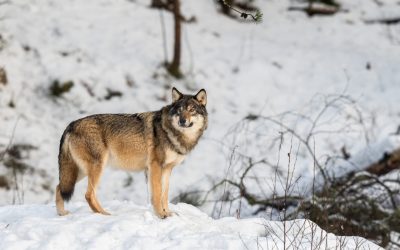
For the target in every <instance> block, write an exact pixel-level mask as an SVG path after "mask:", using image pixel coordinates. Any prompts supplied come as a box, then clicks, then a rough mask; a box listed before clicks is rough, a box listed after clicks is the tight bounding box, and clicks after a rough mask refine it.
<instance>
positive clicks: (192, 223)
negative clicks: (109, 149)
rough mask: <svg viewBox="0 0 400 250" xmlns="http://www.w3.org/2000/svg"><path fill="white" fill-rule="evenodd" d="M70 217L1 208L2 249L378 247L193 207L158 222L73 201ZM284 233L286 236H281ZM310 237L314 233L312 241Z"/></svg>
mask: <svg viewBox="0 0 400 250" xmlns="http://www.w3.org/2000/svg"><path fill="white" fill-rule="evenodd" d="M69 208H70V210H71V211H72V214H70V215H67V216H64V217H59V216H57V215H56V213H55V208H54V206H53V205H19V206H3V207H1V208H0V228H2V229H1V230H0V239H1V241H0V248H1V249H5V250H6V249H21V250H22V249H43V250H45V249H60V250H61V249H152V250H155V249H283V247H284V240H286V247H289V248H285V249H310V247H311V246H312V245H313V246H318V244H320V247H321V248H322V249H335V248H337V247H339V246H342V248H340V249H343V248H345V249H356V247H357V246H358V249H379V247H378V246H376V245H374V244H373V243H371V242H368V241H366V240H365V239H362V238H359V237H337V236H335V235H333V234H326V233H324V232H323V231H322V230H321V229H320V228H319V227H318V226H316V225H315V224H313V223H312V222H310V221H307V220H296V221H289V222H286V229H284V226H283V223H282V222H272V221H267V220H265V219H262V218H249V219H240V220H238V219H236V218H233V217H226V218H222V219H218V220H214V219H212V218H210V217H209V216H208V215H207V214H205V213H203V212H201V211H200V210H198V209H197V208H195V207H193V206H191V205H187V204H183V203H179V204H177V205H172V207H171V208H172V210H173V211H174V212H175V213H176V214H177V215H174V216H173V217H169V218H168V219H165V220H161V219H159V218H158V217H156V216H155V215H154V213H153V212H152V210H151V209H150V208H149V207H148V206H138V205H135V204H134V203H133V202H128V201H125V202H121V201H111V202H106V203H105V208H106V209H108V211H110V212H112V215H110V216H104V215H99V214H94V213H92V212H90V211H89V208H88V206H87V204H85V203H74V204H72V205H71V206H70V207H69ZM284 232H287V233H286V234H287V237H286V238H285V237H284ZM312 235H314V236H313V237H312Z"/></svg>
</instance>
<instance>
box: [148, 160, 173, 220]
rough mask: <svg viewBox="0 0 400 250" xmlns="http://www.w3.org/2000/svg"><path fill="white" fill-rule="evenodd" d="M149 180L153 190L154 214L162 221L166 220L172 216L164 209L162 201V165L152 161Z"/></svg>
mask: <svg viewBox="0 0 400 250" xmlns="http://www.w3.org/2000/svg"><path fill="white" fill-rule="evenodd" d="M149 179H150V189H151V203H152V204H153V209H154V212H155V213H156V215H157V216H158V217H160V218H161V219H165V218H167V217H168V216H170V215H171V214H170V213H169V212H167V211H166V210H164V209H163V204H162V200H161V196H162V168H161V165H160V164H159V163H158V162H156V161H152V163H151V164H150V167H149Z"/></svg>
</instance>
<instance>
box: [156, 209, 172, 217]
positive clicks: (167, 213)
mask: <svg viewBox="0 0 400 250" xmlns="http://www.w3.org/2000/svg"><path fill="white" fill-rule="evenodd" d="M156 214H157V216H158V217H159V218H160V219H166V218H167V217H170V216H172V214H173V213H172V212H170V211H169V210H166V209H163V210H162V211H159V212H157V211H156Z"/></svg>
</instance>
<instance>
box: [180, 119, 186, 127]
mask: <svg viewBox="0 0 400 250" xmlns="http://www.w3.org/2000/svg"><path fill="white" fill-rule="evenodd" d="M185 124H186V119H185V118H179V125H181V126H184V125H185Z"/></svg>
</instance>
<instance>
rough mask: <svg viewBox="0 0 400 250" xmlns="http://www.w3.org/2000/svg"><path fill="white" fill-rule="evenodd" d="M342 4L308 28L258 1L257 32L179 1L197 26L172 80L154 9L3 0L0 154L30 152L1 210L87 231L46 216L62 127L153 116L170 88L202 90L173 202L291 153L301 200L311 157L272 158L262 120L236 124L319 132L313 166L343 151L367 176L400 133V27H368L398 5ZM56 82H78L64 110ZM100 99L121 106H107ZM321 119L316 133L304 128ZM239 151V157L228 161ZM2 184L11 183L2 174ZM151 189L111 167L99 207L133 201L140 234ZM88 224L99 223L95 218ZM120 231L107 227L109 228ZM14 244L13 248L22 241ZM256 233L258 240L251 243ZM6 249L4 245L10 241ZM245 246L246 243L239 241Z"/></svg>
mask: <svg viewBox="0 0 400 250" xmlns="http://www.w3.org/2000/svg"><path fill="white" fill-rule="evenodd" d="M341 2H342V4H343V8H344V9H346V10H348V11H347V12H341V13H339V14H337V15H335V16H334V17H313V18H311V19H310V18H308V17H307V16H306V15H305V14H304V13H301V12H288V11H287V8H288V6H290V5H291V4H293V1H289V0H285V1H283V0H259V1H256V2H255V3H256V5H257V6H259V7H260V8H261V10H262V11H263V13H264V22H263V23H261V24H257V25H255V24H251V23H240V22H237V21H235V20H232V19H230V18H227V17H224V16H222V15H220V14H218V13H217V11H216V8H215V5H214V4H213V3H212V1H195V0H185V1H182V10H183V13H184V15H186V16H192V15H193V16H195V17H196V19H197V22H196V23H191V24H184V25H183V52H182V53H183V59H182V61H183V62H182V68H183V72H184V73H185V75H186V78H185V79H183V80H175V79H172V78H170V77H168V76H166V75H165V71H164V70H163V68H162V67H161V63H162V62H163V60H164V52H163V43H162V32H161V30H162V29H161V25H160V23H161V22H160V13H159V11H157V10H154V9H150V8H149V7H148V5H149V3H150V1H148V0H146V1H145V0H137V1H128V0H101V1H98V0H85V1H79V0H70V1H62V0H18V1H17V0H11V1H5V3H3V4H1V5H0V35H1V39H0V67H4V69H5V71H6V73H7V78H8V84H7V85H5V86H3V85H1V84H0V150H4V149H5V148H6V147H7V145H8V144H9V142H10V140H11V138H12V142H13V143H16V144H29V145H33V146H35V147H36V149H33V150H30V151H27V152H23V155H22V162H24V163H25V164H28V165H29V167H28V170H29V171H26V172H25V174H24V175H17V176H16V178H17V183H18V185H19V186H18V190H16V186H15V185H14V183H13V182H12V181H11V183H10V185H11V186H10V187H9V189H5V188H0V205H9V204H12V203H17V204H18V203H19V204H22V203H24V204H31V203H48V204H50V205H47V206H32V207H29V206H28V207H16V208H15V209H16V211H17V210H19V209H25V208H26V209H28V208H29V209H28V211H30V212H29V213H26V214H24V215H21V216H25V217H24V218H26V220H28V219H29V216H35V211H37V210H41V211H42V210H43V212H41V213H40V214H36V216H43V218H46V220H44V221H45V223H50V224H51V225H55V226H54V227H57V225H58V226H60V224H58V223H57V222H58V221H64V220H65V221H67V222H69V223H73V221H74V218H75V219H78V220H79V221H80V222H79V221H78V222H77V223H78V224H79V223H82V222H83V221H85V218H84V217H82V218H81V217H78V218H77V217H74V216H75V215H72V216H73V217H66V218H56V217H55V216H54V214H53V213H52V211H53V207H52V204H53V199H54V198H53V196H54V191H53V190H54V187H55V186H56V184H57V179H58V167H57V154H58V143H59V139H60V137H61V134H62V132H63V130H64V128H65V127H66V125H67V124H68V123H69V122H70V121H72V120H74V119H77V118H80V117H82V116H86V115H90V114H94V113H135V112H143V111H149V110H156V109H159V108H160V107H161V106H163V105H166V104H167V103H168V102H169V101H170V89H171V86H176V87H177V88H178V89H180V90H181V91H182V92H187V93H195V92H196V91H197V90H198V89H200V88H205V89H206V90H207V93H208V111H209V128H208V130H207V132H206V134H205V135H204V138H203V139H202V140H201V141H200V143H199V145H198V147H196V148H195V150H194V151H193V152H192V153H191V154H190V155H189V157H188V158H187V159H186V160H185V161H184V162H183V164H182V165H181V166H179V167H177V168H176V169H174V172H173V174H172V179H171V190H170V192H171V193H170V196H171V197H174V196H176V195H178V193H179V192H181V191H188V190H189V191H191V190H208V189H209V188H210V186H211V183H212V181H214V180H219V179H221V178H223V177H225V176H235V175H237V174H239V173H240V169H241V168H242V167H243V159H242V158H240V157H239V155H240V154H245V155H248V156H251V157H252V158H254V160H259V159H264V158H266V159H267V161H268V162H270V163H272V164H273V165H274V164H275V165H279V167H280V168H281V167H282V168H283V169H286V167H287V166H288V159H287V157H286V155H287V153H288V152H289V151H290V150H292V153H293V155H296V161H292V162H291V164H292V165H291V168H293V169H294V170H293V171H294V175H295V178H294V179H296V180H298V181H297V184H296V188H294V189H293V190H294V192H298V193H305V192H306V191H307V190H309V187H310V182H311V180H312V177H313V173H314V171H313V163H312V162H313V159H312V157H311V156H310V154H309V152H308V151H307V149H306V148H305V147H304V145H301V143H300V142H299V140H298V138H291V137H290V136H289V135H287V136H285V138H284V141H282V144H281V147H280V146H279V145H280V140H279V138H280V135H281V134H280V133H281V132H282V131H283V130H284V129H283V128H282V126H280V125H277V124H271V123H269V122H265V120H261V119H259V120H255V121H254V122H252V123H251V124H243V122H242V123H241V122H240V121H241V120H242V119H243V118H244V117H245V116H247V115H249V114H256V115H261V116H264V117H273V118H274V119H275V120H277V121H281V122H282V123H284V124H285V125H286V126H289V127H290V128H293V129H294V130H295V131H296V132H297V133H298V134H299V135H301V136H302V137H306V136H307V134H308V133H309V131H310V129H311V128H313V129H314V130H315V131H316V132H317V133H315V134H314V135H313V136H312V137H311V139H310V143H311V144H312V145H314V142H315V149H316V151H315V152H316V153H315V154H316V157H317V159H319V160H321V161H324V160H326V157H327V156H328V155H332V154H334V155H340V152H341V148H342V147H345V149H346V151H347V152H349V153H350V154H351V155H352V156H353V155H355V156H356V159H358V160H355V161H354V162H356V163H359V164H362V163H365V161H362V159H359V158H357V157H358V156H360V155H362V152H371V151H368V150H369V148H372V149H375V148H376V145H379V143H385V142H390V148H395V147H397V146H399V144H398V143H399V140H398V139H396V138H397V137H398V135H393V134H394V133H395V132H396V130H397V128H398V126H399V125H400V110H399V96H400V35H399V34H400V25H392V26H385V25H366V24H365V23H364V20H369V19H375V18H382V17H391V16H394V15H395V14H396V13H399V12H400V5H399V4H398V3H396V1H392V0H385V1H383V0H381V1H379V2H382V3H384V4H383V5H377V1H365V0H353V1H341ZM163 16H164V19H165V20H164V21H165V25H166V31H167V41H166V42H167V48H168V52H169V53H170V52H171V51H172V45H173V42H172V24H173V22H172V21H173V20H172V17H171V15H170V14H169V13H164V15H163ZM169 57H171V55H169ZM55 80H58V81H59V82H61V83H63V82H66V81H73V82H74V86H73V87H72V89H71V91H70V92H68V93H66V94H65V95H63V96H62V97H61V98H54V97H51V96H50V95H49V88H50V85H51V84H52V82H53V81H55ZM107 89H111V90H117V91H121V92H122V94H123V95H122V96H121V97H115V98H112V99H110V100H106V99H105V98H104V97H105V96H106V95H107V93H108V92H107V91H108V90H107ZM338 95H342V96H345V97H346V98H347V99H346V98H345V99H340V100H339V101H338V102H335V105H334V107H330V108H328V109H327V111H326V112H324V113H323V115H321V116H319V113H320V111H321V109H323V107H324V105H325V104H326V103H327V102H329V101H330V100H332V99H334V98H336V97H337V96H338ZM11 102H12V103H13V104H14V105H13V107H11V106H12V105H11V106H10V103H11ZM318 117H319V118H320V119H319V120H318V123H317V124H316V126H315V127H314V125H313V123H312V122H310V121H313V120H315V119H316V118H318ZM388 137H391V139H388ZM393 137H396V138H395V139H393ZM277 138H278V140H277ZM370 145H372V146H370ZM385 145H386V144H385ZM387 145H389V144H387ZM385 147H386V146H385ZM291 148H292V149H291ZM386 148H388V147H386ZM233 151H234V152H235V156H234V157H231V155H232V152H233ZM360 152H361V153H360ZM374 152H382V151H381V149H379V150H374ZM357 155H358V156H357ZM377 155H378V153H377ZM369 160H371V161H373V160H374V159H369ZM337 164H340V165H341V166H342V168H341V170H340V173H343V172H346V171H347V170H346V169H343V166H345V167H349V168H350V165H349V164H347V165H346V164H342V162H338V163H337ZM337 164H330V166H332V167H335V166H337ZM328 165H329V164H328ZM351 166H352V167H363V166H354V164H352V165H351ZM335 171H336V170H334V172H335ZM0 176H6V177H7V178H11V179H12V180H13V178H14V177H15V175H14V174H13V172H12V171H11V170H10V169H9V168H6V167H5V166H4V165H3V164H1V163H0ZM252 176H257V177H258V179H259V181H261V185H260V183H256V184H254V185H257V186H255V187H256V189H255V190H258V188H259V187H262V188H261V189H262V193H263V194H264V195H266V196H268V195H270V194H272V191H273V190H276V191H277V192H278V193H282V192H283V187H282V186H281V185H279V184H278V185H277V186H276V187H272V186H273V185H271V183H273V182H274V168H272V167H271V166H260V167H259V168H258V169H255V171H254V172H253V173H252ZM249 185H250V184H249ZM85 189H86V182H85V181H82V182H81V183H79V184H78V185H77V189H76V191H75V195H74V197H73V199H72V202H73V203H72V206H73V207H75V208H76V209H77V210H78V211H86V208H84V207H85V206H84V205H83V204H81V203H77V202H79V201H84V192H85ZM146 190H147V189H146V183H145V180H144V177H143V175H142V174H131V173H126V172H123V171H116V170H108V169H107V170H106V171H105V173H104V175H103V177H102V181H101V183H100V187H99V189H98V196H99V199H100V201H104V202H105V204H109V205H108V206H110V207H112V208H114V206H115V210H117V211H128V210H129V209H128V208H127V209H126V210H125V208H123V207H122V206H120V205H119V204H121V203H118V202H116V201H115V203H112V202H110V201H111V200H119V201H123V200H129V201H132V202H134V204H136V206H135V205H132V204H131V203H127V204H129V208H132V209H133V210H135V211H136V210H137V211H138V212H139V213H138V214H135V213H132V214H131V215H128V212H126V213H125V212H121V213H123V214H124V215H123V216H124V218H125V216H127V218H128V216H133V217H134V218H136V219H135V220H142V222H143V221H144V220H145V219H143V218H144V217H146V216H147V215H146V216H145V214H149V213H150V212H147V213H146V211H148V209H147V208H144V207H142V206H146V205H147V204H148V192H147V191H146ZM106 201H108V202H106ZM124 204H125V203H124ZM184 208H185V207H184V205H178V206H177V207H176V209H177V210H179V209H183V210H184ZM212 208H213V205H212V204H209V205H207V204H206V205H205V206H203V207H202V210H204V211H206V212H207V213H208V214H211V210H212ZM2 209H3V210H2V211H3V212H4V211H5V210H4V209H11V208H10V207H4V208H2ZM146 209H147V210H146ZM194 211H195V210H194V209H192V208H191V209H189V212H188V214H191V213H197V212H198V211H196V212H194ZM252 211H253V210H252V209H250V208H247V207H246V206H245V204H244V205H243V208H242V209H241V212H242V216H247V215H251V213H252ZM31 212H32V213H31ZM85 213H86V212H85ZM183 214H184V213H183ZM234 214H235V209H225V210H223V211H222V215H223V216H234ZM13 216H14V217H11V218H15V217H16V215H13ZM88 216H89V215H88ZM135 216H139V217H140V216H142V217H143V218H142V217H141V218H142V219H140V218H139V217H135ZM149 216H150V218H152V217H151V216H152V215H149ZM188 216H189V215H188ZM204 216H205V215H204ZM147 217H148V216H147ZM147 217H146V218H147ZM40 218H42V217H40ZM88 218H93V220H94V221H97V220H96V218H100V217H99V216H98V215H90V216H89V217H88ZM101 218H103V217H101ZM129 218H131V217H129ZM179 218H181V217H175V218H172V219H171V220H170V221H179ZM114 219H115V217H110V218H107V219H106V220H111V221H109V223H111V224H113V223H114V222H115V221H114ZM181 219H182V218H181ZM24 220H25V219H24ZM115 220H117V219H115ZM207 220H209V221H211V219H209V218H208V219H207ZM103 222H104V221H103ZM103 222H101V221H97V222H96V223H97V224H96V225H98V229H99V230H100V231H101V230H105V228H107V227H106V226H104V225H103V224H102V223H103ZM104 223H105V222H104ZM162 223H166V224H168V223H171V222H162ZM199 223H200V224H201V223H205V222H204V221H202V222H199ZM212 223H213V224H215V226H216V228H218V225H219V226H220V225H221V223H220V222H218V221H215V222H212ZM217 224H218V225H217ZM46 225H47V224H46ZM128 225H129V224H128ZM179 225H182V224H179ZM148 226H151V223H150V224H149V225H148ZM9 227H10V229H7V230H12V228H13V223H12V221H11V223H10V226H9ZM73 227H74V226H71V230H73V229H72V228H73ZM15 228H19V227H18V226H15ZM22 229H23V226H22V227H21V230H22ZM16 230H17V229H16ZM18 230H19V229H18ZM117 230H118V229H117ZM7 232H8V231H7ZM232 232H236V233H237V231H234V230H233V231H232ZM2 233H3V232H2ZM92 233H93V232H92ZM22 234H23V235H22V236H17V237H25V235H24V233H22ZM211 234H213V233H211ZM233 234H235V233H231V236H227V237H228V238H229V237H233V236H232V235H233ZM251 235H252V237H253V238H254V237H255V235H257V233H255V232H252V234H251ZM56 236H57V235H55V237H56ZM125 236H128V235H124V237H125ZM7 237H11V241H12V237H13V236H7ZM29 237H30V236H29ZM32 237H35V236H32ZM57 237H58V236H57ZM71 237H75V236H71ZM235 237H236V236H235ZM107 239H108V238H102V240H107ZM33 240H34V239H33ZM110 242H111V241H110ZM130 242H131V241H128V242H127V244H131V243H130ZM226 242H227V241H223V242H222V243H221V244H228V243H226ZM235 242H236V243H238V242H239V243H240V242H241V241H237V240H236V241H235ZM245 242H246V244H253V243H250V241H248V240H247V239H246V240H245ZM236 243H234V244H236ZM239 243H238V244H239ZM38 244H39V243H38ZM93 244H97V243H93ZM132 244H133V243H132ZM171 244H175V243H171ZM188 244H191V243H190V242H189V243H188ZM216 244H217V243H216ZM232 244H233V243H232ZM240 244H241V243H240ZM171 246H172V245H171ZM235 246H238V245H234V246H233V248H235ZM216 248H218V246H217V245H216ZM221 248H224V245H222V246H221ZM241 248H243V246H242V247H241ZM264 249H265V248H264Z"/></svg>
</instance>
